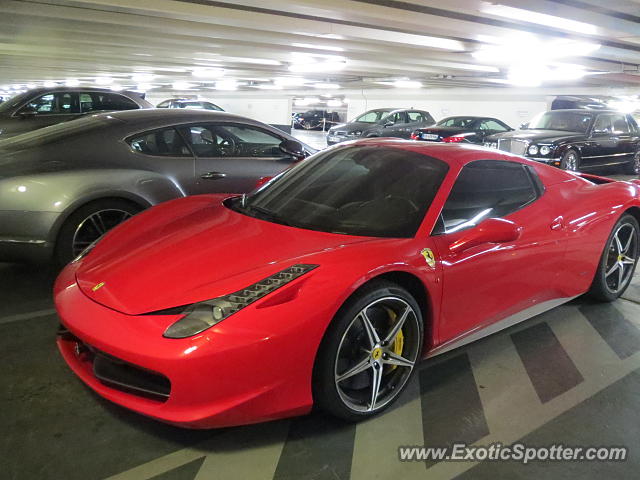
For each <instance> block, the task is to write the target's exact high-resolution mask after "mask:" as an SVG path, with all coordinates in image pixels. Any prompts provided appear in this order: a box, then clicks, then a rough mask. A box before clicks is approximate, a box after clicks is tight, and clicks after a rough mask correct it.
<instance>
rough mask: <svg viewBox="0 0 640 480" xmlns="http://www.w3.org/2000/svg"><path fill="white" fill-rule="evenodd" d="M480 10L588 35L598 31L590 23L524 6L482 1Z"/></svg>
mask: <svg viewBox="0 0 640 480" xmlns="http://www.w3.org/2000/svg"><path fill="white" fill-rule="evenodd" d="M480 11H481V12H483V13H487V14H489V15H496V16H498V17H505V18H510V19H513V20H519V21H521V22H527V23H535V24H537V25H544V26H545V27H554V28H559V29H562V30H568V31H570V32H576V33H583V34H586V35H595V34H597V33H598V27H596V26H595V25H591V24H590V23H584V22H577V21H575V20H569V19H567V18H563V17H555V16H553V15H547V14H546V13H538V12H534V11H531V10H524V9H522V8H513V7H507V6H505V5H494V4H491V3H486V2H482V4H481V6H480Z"/></svg>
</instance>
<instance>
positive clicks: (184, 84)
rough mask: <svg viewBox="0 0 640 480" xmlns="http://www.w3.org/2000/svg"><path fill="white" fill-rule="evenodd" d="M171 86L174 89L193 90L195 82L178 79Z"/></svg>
mask: <svg viewBox="0 0 640 480" xmlns="http://www.w3.org/2000/svg"><path fill="white" fill-rule="evenodd" d="M171 88H173V89H174V90H191V89H192V88H193V84H192V83H189V82H183V81H178V82H173V84H172V85H171Z"/></svg>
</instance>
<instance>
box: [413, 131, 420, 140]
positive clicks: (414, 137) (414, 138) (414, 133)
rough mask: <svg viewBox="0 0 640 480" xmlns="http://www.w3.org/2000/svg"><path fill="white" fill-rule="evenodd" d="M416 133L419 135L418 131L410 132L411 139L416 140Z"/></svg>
mask: <svg viewBox="0 0 640 480" xmlns="http://www.w3.org/2000/svg"><path fill="white" fill-rule="evenodd" d="M418 135H419V132H413V133H412V134H411V140H418V138H419V137H418Z"/></svg>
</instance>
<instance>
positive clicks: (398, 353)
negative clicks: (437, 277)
mask: <svg viewBox="0 0 640 480" xmlns="http://www.w3.org/2000/svg"><path fill="white" fill-rule="evenodd" d="M362 312H366V315H367V318H368V322H367V323H366V324H368V325H369V326H370V327H371V328H372V329H373V332H375V335H377V336H378V337H379V341H376V339H375V337H374V339H373V340H371V339H372V336H370V335H369V334H368V333H367V329H366V327H365V321H364V317H363V316H362ZM404 313H406V316H404V315H403V314H404ZM400 320H403V321H402V323H401V326H400V327H399V331H398V333H397V334H396V335H395V336H394V335H393V330H394V327H396V326H397V325H398V323H399V322H400ZM369 332H371V329H369ZM385 336H386V340H389V339H390V338H393V341H390V342H388V343H386V344H385V343H384V340H385ZM423 337H424V327H423V320H422V314H421V312H420V308H419V306H418V304H417V302H416V301H415V299H414V298H413V297H412V296H411V294H410V293H409V292H407V291H406V290H405V289H404V288H402V287H400V286H399V285H396V284H394V283H391V282H387V281H381V280H379V281H373V282H371V283H370V284H368V285H366V286H365V287H364V288H363V289H362V290H360V291H358V292H357V293H356V294H355V295H354V296H352V297H351V298H350V299H349V300H348V301H347V302H346V303H345V304H344V305H343V306H342V307H341V308H340V310H339V311H338V313H337V314H336V316H335V317H334V319H333V321H332V322H331V324H330V325H329V328H328V329H327V331H326V333H325V336H324V338H323V340H322V343H321V345H320V349H319V351H318V356H317V357H316V362H315V365H314V372H313V398H314V401H315V404H316V406H317V407H319V408H320V409H321V410H323V411H325V412H327V413H329V414H331V415H334V416H336V417H338V418H341V419H344V420H347V421H357V420H361V419H364V418H368V417H371V416H373V415H376V414H378V413H380V412H382V411H383V410H385V409H387V408H388V407H389V406H390V405H392V404H393V402H395V401H396V400H397V398H398V397H399V395H400V394H401V392H402V391H403V390H404V388H405V386H406V385H407V383H408V382H409V380H410V378H411V376H412V375H413V374H414V373H415V370H416V368H415V366H416V364H417V362H418V361H419V360H420V359H421V355H422V342H423ZM356 372H357V373H356ZM340 377H342V378H340ZM339 378H340V379H339ZM376 378H377V379H379V381H378V385H379V390H378V395H377V396H376V397H374V395H373V391H374V389H373V386H374V379H376ZM374 398H375V400H374V401H373V402H372V401H371V400H372V399H374ZM372 406H373V408H371V407H372Z"/></svg>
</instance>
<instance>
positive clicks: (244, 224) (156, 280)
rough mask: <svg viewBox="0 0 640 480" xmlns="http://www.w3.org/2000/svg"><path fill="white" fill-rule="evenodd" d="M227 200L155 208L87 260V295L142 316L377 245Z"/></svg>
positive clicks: (83, 284)
mask: <svg viewBox="0 0 640 480" xmlns="http://www.w3.org/2000/svg"><path fill="white" fill-rule="evenodd" d="M227 196H228V195H200V196H194V197H187V198H183V199H179V200H175V201H171V202H167V203H164V204H162V205H160V206H158V207H154V208H152V209H150V210H147V211H145V212H143V213H141V214H139V215H136V216H135V217H133V218H132V219H130V220H129V221H127V222H125V223H124V224H122V225H120V226H119V227H117V228H115V229H114V230H112V231H111V232H109V233H108V234H107V235H106V236H105V237H104V238H103V239H102V240H101V241H100V242H99V243H98V244H97V245H96V247H95V248H94V249H93V251H92V252H91V253H90V254H89V255H88V256H87V257H85V258H84V259H83V260H81V264H80V265H79V267H78V269H77V272H76V279H77V283H78V285H79V286H80V288H81V290H82V291H83V292H84V293H85V294H86V295H87V296H88V297H90V298H91V299H93V300H94V301H96V302H98V303H101V304H102V305H105V306H107V307H109V308H112V309H114V310H118V311H120V312H123V313H126V314H129V315H137V314H142V313H149V312H154V311H158V310H163V309H167V308H173V307H178V306H182V305H188V304H192V303H196V302H199V301H203V300H208V299H211V298H215V297H218V296H221V295H225V294H228V293H232V292H234V291H237V290H240V289H242V288H244V287H247V286H249V285H251V284H252V283H255V282H257V281H259V280H262V279H264V278H266V277H268V276H270V275H273V274H274V273H277V272H279V271H281V270H283V269H285V268H287V267H290V266H291V265H294V264H296V263H314V262H316V261H317V260H318V259H317V258H316V257H317V256H319V255H317V254H319V253H321V252H323V253H324V252H328V251H332V250H334V249H336V248H341V247H343V246H345V245H347V244H350V243H357V242H362V241H366V240H370V239H369V238H368V237H355V236H353V237H352V236H346V235H339V234H331V233H325V232H316V231H311V230H303V229H298V228H294V227H288V226H284V225H280V224H275V223H270V222H267V221H264V220H259V219H256V218H252V217H249V216H246V215H243V214H240V213H237V212H234V211H233V210H230V209H228V208H227V207H225V206H224V205H223V203H222V200H223V199H224V198H226V197H227Z"/></svg>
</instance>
